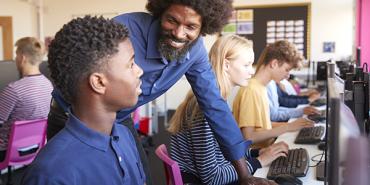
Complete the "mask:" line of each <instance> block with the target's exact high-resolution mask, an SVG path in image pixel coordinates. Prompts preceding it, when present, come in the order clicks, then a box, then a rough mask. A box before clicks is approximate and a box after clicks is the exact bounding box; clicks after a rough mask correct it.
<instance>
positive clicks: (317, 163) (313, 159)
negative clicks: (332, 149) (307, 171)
mask: <svg viewBox="0 0 370 185" xmlns="http://www.w3.org/2000/svg"><path fill="white" fill-rule="evenodd" d="M324 154H325V151H322V153H321V154H316V155H314V156H312V157H311V161H312V162H316V164H315V165H313V166H308V167H310V168H311V167H316V166H318V165H319V164H320V163H321V162H323V160H322V158H323V156H324ZM318 156H320V159H319V160H317V159H315V158H316V157H318Z"/></svg>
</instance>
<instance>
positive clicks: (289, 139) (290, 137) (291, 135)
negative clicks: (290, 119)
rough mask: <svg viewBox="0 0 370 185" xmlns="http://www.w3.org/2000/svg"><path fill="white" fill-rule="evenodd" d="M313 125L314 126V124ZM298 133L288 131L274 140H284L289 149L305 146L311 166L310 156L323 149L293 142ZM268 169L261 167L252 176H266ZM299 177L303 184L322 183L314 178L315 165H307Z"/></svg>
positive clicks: (312, 163)
mask: <svg viewBox="0 0 370 185" xmlns="http://www.w3.org/2000/svg"><path fill="white" fill-rule="evenodd" d="M316 125H317V126H319V125H321V126H325V124H321V123H320V124H316ZM316 125H315V126H316ZM297 135H298V131H296V132H288V133H285V134H282V135H280V136H279V137H278V138H277V139H276V141H275V142H279V141H284V142H286V143H287V144H288V145H289V149H293V148H305V149H306V150H307V152H308V157H309V159H310V164H309V166H313V165H315V164H316V162H313V161H312V160H311V158H312V157H313V156H315V155H317V154H321V153H322V152H323V151H321V150H319V149H318V148H317V145H302V144H294V140H295V138H296V137H297ZM315 159H317V160H319V159H320V157H319V156H318V157H315ZM322 160H325V156H323V158H322ZM268 171H269V167H263V168H260V169H258V170H257V171H256V173H255V174H254V176H256V177H262V178H266V176H267V173H268ZM299 179H300V180H301V181H302V182H303V184H309V185H322V184H324V181H318V180H316V167H309V168H308V171H307V175H306V176H305V177H299Z"/></svg>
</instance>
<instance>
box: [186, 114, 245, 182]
mask: <svg viewBox="0 0 370 185" xmlns="http://www.w3.org/2000/svg"><path fill="white" fill-rule="evenodd" d="M190 132H191V140H192V151H191V152H192V153H191V155H193V156H194V160H195V161H196V163H195V166H196V170H197V172H198V173H199V176H200V178H201V180H202V182H203V183H205V184H228V183H230V182H234V181H236V180H237V179H238V176H237V173H236V171H235V169H234V167H233V166H232V165H231V163H230V162H228V161H226V160H224V162H223V163H220V161H218V158H219V157H220V155H222V153H221V152H220V151H217V150H216V149H217V148H219V146H217V144H216V142H214V135H213V133H212V131H211V129H210V127H209V125H208V123H207V122H206V120H205V119H203V120H202V122H201V123H195V124H193V127H192V129H191V131H190ZM222 157H223V156H222Z"/></svg>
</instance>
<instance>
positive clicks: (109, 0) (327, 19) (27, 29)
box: [0, 0, 354, 109]
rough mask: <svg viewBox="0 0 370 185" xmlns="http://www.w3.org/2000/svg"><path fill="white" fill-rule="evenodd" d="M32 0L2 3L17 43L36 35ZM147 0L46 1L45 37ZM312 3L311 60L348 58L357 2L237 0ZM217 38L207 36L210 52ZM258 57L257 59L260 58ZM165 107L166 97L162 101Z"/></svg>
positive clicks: (141, 7)
mask: <svg viewBox="0 0 370 185" xmlns="http://www.w3.org/2000/svg"><path fill="white" fill-rule="evenodd" d="M28 2H32V0H0V4H1V5H0V15H8V16H9V15H10V16H13V21H14V22H13V25H14V32H15V33H14V41H16V40H17V39H18V38H20V37H22V36H36V35H37V28H36V25H37V24H36V23H37V19H36V9H35V6H34V5H32V4H31V3H28ZM146 2H147V0H105V1H101V0H63V1H56V0H44V1H43V6H44V7H43V11H44V14H43V28H44V30H43V32H44V36H53V35H54V34H55V33H56V32H57V31H58V30H59V29H60V28H61V27H62V26H63V24H65V23H67V22H68V21H69V20H71V19H72V18H73V17H75V16H81V15H85V14H103V15H105V16H106V17H113V16H114V15H116V14H120V13H125V12H133V11H145V4H146ZM300 2H311V10H312V13H311V24H312V25H311V35H310V36H311V46H310V47H311V59H312V60H328V59H331V58H334V59H343V58H348V57H350V56H351V55H352V51H353V43H354V41H353V40H354V38H353V37H354V13H353V10H354V8H353V6H354V0H325V1H322V0H234V5H235V6H245V5H261V4H286V3H300ZM216 39H217V37H216V36H207V37H205V45H206V47H207V49H208V50H209V48H210V47H211V46H212V44H213V43H214V41H215V40H216ZM324 41H334V42H335V43H336V49H335V52H334V53H330V54H328V53H323V52H322V44H323V42H324ZM256 58H257V57H256ZM188 89H190V86H189V84H188V83H187V81H186V79H185V78H183V79H181V80H180V81H179V82H178V83H177V84H175V85H174V87H173V88H172V89H170V90H169V91H168V92H167V93H166V94H167V106H168V108H172V109H174V108H176V107H177V106H178V104H179V103H180V102H181V100H182V99H183V98H184V97H185V95H186V92H187V90H188ZM158 104H159V105H162V104H163V96H162V97H160V98H159V99H158Z"/></svg>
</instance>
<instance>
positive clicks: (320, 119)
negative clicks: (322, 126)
mask: <svg viewBox="0 0 370 185" xmlns="http://www.w3.org/2000/svg"><path fill="white" fill-rule="evenodd" d="M307 119H309V120H311V121H313V122H315V123H320V122H325V121H326V115H320V114H313V115H308V116H307Z"/></svg>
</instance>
